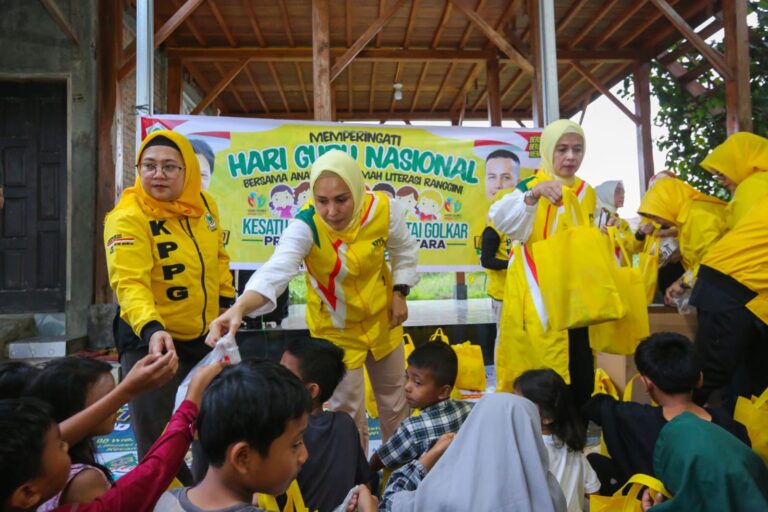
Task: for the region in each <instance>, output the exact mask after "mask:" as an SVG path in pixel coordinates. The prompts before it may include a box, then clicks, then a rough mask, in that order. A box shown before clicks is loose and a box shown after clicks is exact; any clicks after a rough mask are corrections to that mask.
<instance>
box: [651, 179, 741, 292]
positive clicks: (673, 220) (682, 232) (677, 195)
mask: <svg viewBox="0 0 768 512" xmlns="http://www.w3.org/2000/svg"><path fill="white" fill-rule="evenodd" d="M637 212H638V213H639V214H640V215H642V216H643V217H645V218H647V219H649V220H651V221H654V222H656V223H658V224H660V225H661V226H662V227H672V226H673V227H676V228H677V229H678V240H679V242H680V256H681V258H682V264H683V268H684V269H685V274H683V275H682V276H681V277H680V278H679V279H678V280H677V281H676V282H675V283H673V284H672V285H671V286H670V287H669V288H667V290H666V293H665V296H664V300H665V302H669V301H670V300H671V299H672V298H674V297H678V296H680V295H682V294H683V293H684V292H685V290H686V289H689V288H691V286H693V283H694V282H695V276H696V271H697V269H698V265H699V262H700V261H701V258H702V257H703V256H704V253H705V252H706V251H707V249H708V248H709V247H710V246H711V245H712V244H713V243H714V242H715V241H717V240H718V239H719V238H720V237H721V236H722V235H723V233H724V232H725V230H726V225H725V219H726V203H725V202H723V201H721V200H720V199H717V198H716V197H714V196H708V195H706V194H704V193H702V192H699V191H698V190H696V189H695V188H693V187H692V186H690V185H689V184H687V183H686V182H684V181H683V180H680V179H678V178H667V179H663V180H659V181H657V182H656V183H654V185H653V187H651V188H650V189H649V190H648V192H646V194H645V196H644V197H643V200H642V201H641V202H640V208H638V210H637Z"/></svg>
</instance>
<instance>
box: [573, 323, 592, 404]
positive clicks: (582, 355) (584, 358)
mask: <svg viewBox="0 0 768 512" xmlns="http://www.w3.org/2000/svg"><path fill="white" fill-rule="evenodd" d="M568 371H569V372H570V374H571V396H572V398H573V403H574V406H576V410H577V411H580V410H581V406H582V405H584V404H585V403H587V400H589V398H590V397H591V396H592V392H593V391H594V389H595V359H594V356H593V355H592V349H591V348H590V346H589V329H588V328H587V327H580V328H578V329H568Z"/></svg>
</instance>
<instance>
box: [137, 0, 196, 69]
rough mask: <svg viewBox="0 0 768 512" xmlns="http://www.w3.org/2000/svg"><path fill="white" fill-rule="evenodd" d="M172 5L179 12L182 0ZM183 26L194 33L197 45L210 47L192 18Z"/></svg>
mask: <svg viewBox="0 0 768 512" xmlns="http://www.w3.org/2000/svg"><path fill="white" fill-rule="evenodd" d="M171 5H173V8H174V9H176V10H177V11H178V10H179V8H180V7H181V5H182V4H181V0H171ZM182 25H185V26H186V27H187V28H188V29H189V31H190V32H191V33H192V36H193V37H194V38H195V40H196V41H197V44H199V45H200V46H203V47H205V46H208V42H207V41H206V40H205V37H203V33H202V32H200V29H198V28H197V25H195V22H194V21H192V17H191V16H189V17H187V19H185V20H184V21H183V22H182ZM134 48H135V46H134ZM127 60H128V59H127V57H126V58H125V59H123V60H122V62H126V61H127Z"/></svg>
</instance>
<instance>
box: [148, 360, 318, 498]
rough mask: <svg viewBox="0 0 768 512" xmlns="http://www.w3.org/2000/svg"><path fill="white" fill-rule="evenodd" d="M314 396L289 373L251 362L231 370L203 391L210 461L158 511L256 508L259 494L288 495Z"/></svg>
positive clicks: (203, 434) (204, 440) (302, 457)
mask: <svg viewBox="0 0 768 512" xmlns="http://www.w3.org/2000/svg"><path fill="white" fill-rule="evenodd" d="M311 405H312V403H311V400H310V398H309V393H308V392H307V390H306V389H305V388H304V385H303V384H302V383H301V381H300V380H299V379H298V378H296V376H295V375H293V374H292V373H291V372H290V371H289V370H287V369H286V368H284V367H282V366H280V365H279V364H276V363H274V362H271V361H266V360H248V361H243V362H242V363H240V364H237V365H235V366H231V367H229V368H226V369H225V370H224V371H223V372H221V375H219V376H218V377H217V378H216V379H215V380H214V381H213V382H212V383H211V385H210V386H209V387H208V389H207V390H206V391H205V395H204V397H203V405H202V407H201V408H200V417H199V418H198V431H199V437H200V445H201V447H202V450H203V453H204V454H205V456H206V457H207V459H208V461H209V463H210V465H209V466H208V472H207V473H206V474H205V478H203V480H202V481H201V482H200V483H199V484H197V485H196V486H195V487H180V488H176V489H172V490H170V491H168V492H166V493H165V494H163V496H162V497H161V498H160V501H158V503H157V506H156V507H155V511H159V512H176V511H187V512H199V511H200V510H208V511H216V510H225V509H226V511H227V512H235V511H257V510H261V509H259V508H257V507H255V506H254V505H252V504H251V503H252V500H253V494H254V493H265V494H271V495H275V496H276V495H279V494H282V493H284V492H285V490H286V489H287V488H288V486H289V485H290V483H291V482H292V481H293V480H294V479H295V478H296V475H297V474H298V472H299V469H301V466H302V464H304V462H305V461H306V460H307V449H306V448H305V446H304V442H303V439H302V437H303V435H304V431H305V430H306V428H307V421H308V413H309V411H310V409H311Z"/></svg>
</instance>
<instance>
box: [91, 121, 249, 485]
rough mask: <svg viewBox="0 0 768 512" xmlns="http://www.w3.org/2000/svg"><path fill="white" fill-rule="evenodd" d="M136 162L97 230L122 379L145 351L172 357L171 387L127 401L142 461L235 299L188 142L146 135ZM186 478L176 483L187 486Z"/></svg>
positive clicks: (212, 206) (214, 217) (211, 204)
mask: <svg viewBox="0 0 768 512" xmlns="http://www.w3.org/2000/svg"><path fill="white" fill-rule="evenodd" d="M136 161H137V162H138V166H137V168H138V169H137V170H138V175H137V177H136V182H135V184H134V186H133V187H130V188H127V189H126V190H125V191H124V192H123V195H122V197H121V198H120V201H119V202H118V204H117V206H115V208H114V209H113V210H112V211H111V212H109V214H107V217H106V219H105V225H104V245H105V249H106V252H107V267H108V271H109V282H110V285H111V286H112V289H113V290H114V291H115V295H116V296H117V302H118V305H119V307H120V316H119V318H117V319H116V321H115V344H116V345H117V349H118V352H119V354H120V363H121V365H122V367H123V372H124V373H127V372H128V371H129V370H130V369H131V368H132V367H133V365H134V364H135V363H136V362H137V361H138V360H139V359H141V358H142V357H144V356H146V355H147V352H149V353H150V354H161V353H162V352H165V351H175V352H176V353H177V354H178V356H179V370H178V372H177V374H176V376H175V377H174V379H173V380H171V381H170V382H169V383H168V384H166V385H165V386H163V387H161V388H159V389H158V390H156V391H152V392H149V393H145V394H143V395H141V396H140V397H138V398H136V399H134V400H133V401H132V402H131V403H130V411H131V421H132V423H133V429H134V433H135V434H136V442H137V445H138V452H139V458H141V457H143V456H144V454H145V453H146V451H147V450H149V448H150V446H152V443H154V442H155V440H156V439H157V438H158V437H159V436H160V434H162V432H163V429H164V428H165V426H166V424H167V423H168V420H169V418H170V416H171V412H172V408H173V403H174V398H175V394H176V388H177V387H178V385H179V384H180V383H181V381H182V380H183V379H184V377H185V376H186V374H187V373H188V372H189V370H191V369H192V368H193V367H194V365H195V364H197V362H198V361H200V359H202V358H203V357H204V355H205V354H206V353H207V352H208V351H209V350H210V349H209V348H208V347H207V346H206V345H205V336H206V335H207V334H208V323H209V322H210V321H211V320H212V319H214V318H215V317H216V315H218V314H219V311H220V308H223V307H227V306H229V305H230V304H231V303H233V302H234V299H235V289H234V287H233V286H232V275H231V274H230V272H229V257H228V256H227V253H226V251H225V250H224V246H223V243H222V233H221V229H220V227H219V214H218V210H217V207H216V203H215V201H214V200H213V198H212V197H211V196H210V195H208V193H207V192H202V191H201V179H200V167H199V163H198V160H197V157H196V156H195V152H194V150H193V149H192V145H191V144H190V143H189V141H188V140H187V139H186V138H185V137H184V136H183V135H181V134H178V133H176V132H173V131H170V130H160V131H156V132H153V133H152V134H150V135H148V136H147V138H146V139H145V140H144V142H143V143H142V145H141V147H140V148H139V152H138V156H137V158H136ZM183 469H186V468H183ZM185 473H186V471H185V472H183V473H182V472H180V476H181V477H182V479H183V480H191V479H190V478H189V476H188V474H185Z"/></svg>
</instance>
